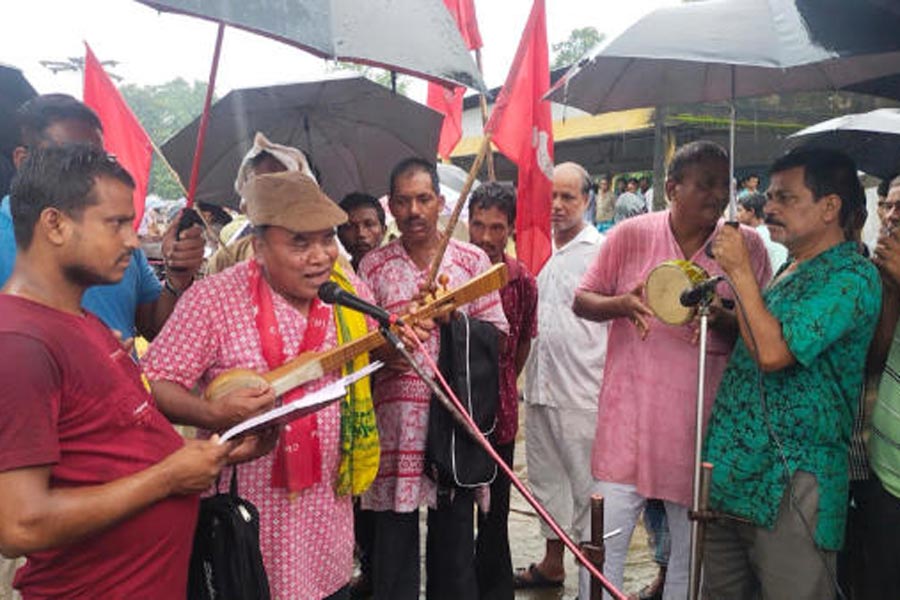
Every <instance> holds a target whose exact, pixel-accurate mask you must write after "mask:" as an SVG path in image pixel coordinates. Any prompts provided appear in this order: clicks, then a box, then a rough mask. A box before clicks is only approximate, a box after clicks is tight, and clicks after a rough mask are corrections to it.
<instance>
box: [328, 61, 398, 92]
mask: <svg viewBox="0 0 900 600" xmlns="http://www.w3.org/2000/svg"><path fill="white" fill-rule="evenodd" d="M328 70H329V71H330V72H332V73H342V72H347V71H351V72H354V73H358V74H360V75H362V76H363V77H365V78H366V79H368V80H369V81H374V82H375V83H377V84H378V85H383V86H384V87H386V88H388V89H391V88H392V87H393V86H392V82H391V71H388V70H387V69H379V68H377V67H369V66H366V65H360V64H356V63H348V62H334V63H331V64H330V65H329V66H328ZM396 83H397V93H398V94H400V95H401V96H408V95H409V94H408V93H407V90H408V88H409V77H407V76H405V75H401V74H399V73H397V78H396Z"/></svg>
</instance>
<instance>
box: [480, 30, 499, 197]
mask: <svg viewBox="0 0 900 600" xmlns="http://www.w3.org/2000/svg"><path fill="white" fill-rule="evenodd" d="M475 64H476V66H477V67H478V72H479V73H480V74H481V75H482V76H484V69H483V68H482V66H481V48H476V49H475ZM478 103H479V104H480V105H481V127H482V129H484V127H485V126H486V125H487V122H488V105H487V96H485V95H484V92H481V93H480V94H478ZM487 172H488V181H497V173H496V171H494V152H493V151H492V150H491V147H490V146H488V152H487Z"/></svg>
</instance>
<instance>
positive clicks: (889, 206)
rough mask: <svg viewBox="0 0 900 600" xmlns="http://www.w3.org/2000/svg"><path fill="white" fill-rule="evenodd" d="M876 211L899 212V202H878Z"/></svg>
mask: <svg viewBox="0 0 900 600" xmlns="http://www.w3.org/2000/svg"><path fill="white" fill-rule="evenodd" d="M878 210H883V211H884V212H891V211H892V210H896V211H897V212H900V201H897V202H879V203H878Z"/></svg>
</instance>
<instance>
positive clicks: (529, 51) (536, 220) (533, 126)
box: [485, 0, 553, 274]
mask: <svg viewBox="0 0 900 600" xmlns="http://www.w3.org/2000/svg"><path fill="white" fill-rule="evenodd" d="M549 88H550V64H549V55H548V52H547V21H546V15H545V12H544V0H534V5H533V6H532V8H531V15H530V16H529V17H528V22H527V23H526V24H525V31H523V32H522V40H521V41H520V42H519V49H518V50H517V51H516V57H515V59H514V60H513V64H512V67H510V69H509V75H507V77H506V83H505V84H504V85H503V89H502V90H500V94H499V96H498V97H497V102H496V103H495V104H494V111H493V113H492V114H491V118H490V120H489V121H488V123H487V125H485V131H486V132H489V133H491V134H492V135H493V137H492V141H493V142H494V144H495V145H496V146H497V148H499V149H500V152H502V153H503V154H505V155H506V157H507V158H509V160H511V161H512V162H514V163H515V164H516V166H517V167H518V171H519V181H518V187H517V196H518V200H517V210H516V213H517V215H516V249H517V250H518V257H519V259H521V260H522V261H523V262H524V263H525V264H526V265H528V268H529V269H530V270H531V272H532V273H535V274H536V273H537V272H538V271H540V269H541V267H543V266H544V263H545V262H546V261H547V259H548V258H550V253H551V250H552V245H551V242H550V239H551V238H550V203H551V199H552V196H553V121H552V118H551V115H550V102H548V101H545V100H542V99H541V98H543V96H544V94H545V93H546V92H547V90H548V89H549Z"/></svg>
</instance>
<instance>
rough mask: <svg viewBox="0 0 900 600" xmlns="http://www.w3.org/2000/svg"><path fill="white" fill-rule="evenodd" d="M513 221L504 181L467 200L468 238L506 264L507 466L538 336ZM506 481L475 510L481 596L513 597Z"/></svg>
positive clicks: (503, 428) (500, 446)
mask: <svg viewBox="0 0 900 600" xmlns="http://www.w3.org/2000/svg"><path fill="white" fill-rule="evenodd" d="M515 223H516V191H515V189H513V188H512V187H511V186H509V185H503V184H500V183H496V182H490V183H486V184H484V185H482V186H480V187H479V188H478V189H476V190H475V191H474V192H472V196H471V198H470V199H469V239H470V241H471V242H472V243H473V244H475V245H476V246H478V247H479V248H481V249H482V250H484V251H485V253H487V255H488V258H489V259H490V261H491V263H492V264H498V263H503V264H505V265H506V267H507V272H508V274H509V282H508V283H507V284H506V285H505V286H504V287H503V289H501V290H500V299H501V300H502V301H503V313H504V314H505V315H506V320H507V322H509V334H508V335H507V337H506V345H505V346H504V347H503V349H502V350H501V352H500V403H499V408H498V411H497V419H496V425H495V426H494V435H493V436H492V441H493V444H494V447H495V448H496V450H497V453H498V454H499V455H500V456H501V457H502V458H503V460H504V461H505V462H506V464H508V465H509V466H510V467H512V464H513V454H514V451H515V446H516V431H517V430H518V428H519V393H518V388H517V387H516V379H517V378H518V376H519V374H520V373H521V372H522V369H523V368H524V367H525V361H526V359H527V358H528V354H529V352H530V351H531V339H532V338H533V337H534V336H535V335H537V301H538V291H537V283H536V282H535V280H534V277H533V276H532V275H531V273H529V272H528V268H527V267H526V266H525V265H524V263H522V262H521V261H519V260H516V259H515V258H513V257H511V256H509V255H508V254H506V252H505V249H506V245H507V243H508V242H509V236H510V233H511V232H512V231H513V228H514V227H515ZM509 491H510V480H509V477H507V476H506V475H505V474H504V473H503V472H502V471H498V472H497V476H496V477H495V478H494V482H493V483H492V484H491V507H490V510H489V511H488V512H486V513H485V512H483V511H481V510H479V511H478V539H477V540H476V543H475V570H476V575H477V577H478V594H479V596H478V597H479V598H480V599H481V600H512V598H513V596H514V590H513V571H512V558H511V556H510V551H509V530H508V524H507V521H508V517H509Z"/></svg>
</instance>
